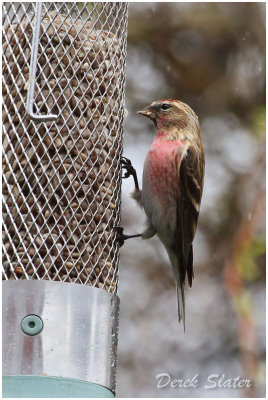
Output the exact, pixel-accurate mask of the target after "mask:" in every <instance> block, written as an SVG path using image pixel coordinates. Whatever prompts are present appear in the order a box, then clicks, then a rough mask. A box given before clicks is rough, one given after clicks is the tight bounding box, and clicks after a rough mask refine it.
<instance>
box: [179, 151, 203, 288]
mask: <svg viewBox="0 0 268 400" xmlns="http://www.w3.org/2000/svg"><path fill="white" fill-rule="evenodd" d="M176 158H177V159H176V166H177V179H178V182H179V194H178V199H177V221H176V227H177V228H176V229H177V232H176V235H175V238H176V243H174V246H175V247H176V251H177V252H178V253H177V254H178V255H179V260H180V262H179V269H180V271H179V273H180V280H181V282H182V283H184V282H185V276H186V273H187V277H188V283H189V286H190V287H191V285H192V280H193V276H194V272H193V248H192V242H193V239H194V236H195V232H196V226H197V219H198V215H199V209H200V202H201V197H202V191H203V177H204V152H203V147H202V144H201V143H200V145H199V146H197V145H195V144H190V145H189V146H188V148H187V150H186V152H185V153H184V155H183V157H182V156H181V153H179V152H178V154H177V156H176ZM174 250H175V249H174Z"/></svg>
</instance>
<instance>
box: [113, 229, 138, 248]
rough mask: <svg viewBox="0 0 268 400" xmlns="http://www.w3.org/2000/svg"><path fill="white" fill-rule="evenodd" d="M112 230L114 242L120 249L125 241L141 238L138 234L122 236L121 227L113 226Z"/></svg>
mask: <svg viewBox="0 0 268 400" xmlns="http://www.w3.org/2000/svg"><path fill="white" fill-rule="evenodd" d="M114 230H115V231H116V241H117V242H118V243H119V246H120V247H121V246H123V244H124V243H125V240H128V239H131V238H135V237H141V236H142V233H138V234H136V235H124V233H123V231H124V228H122V227H121V226H115V227H114Z"/></svg>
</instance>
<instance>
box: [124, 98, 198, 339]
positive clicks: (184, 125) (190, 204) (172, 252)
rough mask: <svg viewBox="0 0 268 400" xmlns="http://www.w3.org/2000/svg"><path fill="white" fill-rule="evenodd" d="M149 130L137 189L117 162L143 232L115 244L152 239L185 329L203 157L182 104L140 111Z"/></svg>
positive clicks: (191, 115) (193, 121)
mask: <svg viewBox="0 0 268 400" xmlns="http://www.w3.org/2000/svg"><path fill="white" fill-rule="evenodd" d="M138 114H141V115H143V116H145V117H147V118H149V119H150V120H151V121H152V122H153V123H154V126H155V133H156V135H155V138H154V140H153V143H152V145H151V147H150V149H149V151H148V154H147V156H146V159H145V162H144V168H143V179H142V189H140V187H139V183H138V179H137V175H136V171H135V169H134V167H133V166H132V164H131V161H130V160H129V159H127V158H125V157H123V158H122V167H123V168H124V169H125V170H126V173H125V175H124V177H125V178H126V177H128V176H130V175H133V177H134V182H135V190H134V192H133V193H132V194H131V196H132V197H133V198H134V199H135V200H136V201H137V202H138V204H139V205H140V207H141V208H143V209H144V212H145V214H146V217H147V221H146V225H147V226H146V229H145V231H144V232H143V233H141V234H137V235H129V236H127V235H122V230H123V228H120V229H121V232H120V233H121V244H122V243H123V242H124V240H126V239H129V238H131V237H138V236H141V237H142V238H143V239H149V238H151V237H153V236H154V235H157V236H158V238H159V239H160V241H161V242H162V244H163V245H164V247H165V249H166V251H167V254H168V257H169V260H170V262H171V265H172V270H173V274H174V277H175V281H176V289H177V299H178V320H179V322H181V320H182V321H183V326H184V331H185V294H184V287H185V282H186V276H187V280H188V285H189V286H190V287H191V286H192V281H193V278H194V270H193V240H194V236H195V233H196V228H197V221H198V216H199V211H200V204H201V197H202V193H203V184H204V171H205V154H204V147H203V144H202V139H201V130H200V124H199V121H198V117H197V115H196V114H195V112H194V111H193V110H192V109H191V108H190V107H189V106H188V105H187V104H185V103H183V102H182V101H179V100H172V99H164V100H157V101H154V102H153V103H152V104H151V105H149V106H148V107H145V108H144V109H143V110H142V111H138Z"/></svg>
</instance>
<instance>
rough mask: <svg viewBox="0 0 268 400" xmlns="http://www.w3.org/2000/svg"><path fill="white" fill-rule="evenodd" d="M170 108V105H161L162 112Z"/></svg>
mask: <svg viewBox="0 0 268 400" xmlns="http://www.w3.org/2000/svg"><path fill="white" fill-rule="evenodd" d="M169 108H170V105H169V104H167V103H164V104H162V105H161V110H168V109H169Z"/></svg>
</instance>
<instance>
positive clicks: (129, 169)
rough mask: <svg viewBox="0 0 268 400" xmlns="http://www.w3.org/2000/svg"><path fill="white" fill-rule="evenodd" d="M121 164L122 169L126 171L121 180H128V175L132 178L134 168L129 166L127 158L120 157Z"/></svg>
mask: <svg viewBox="0 0 268 400" xmlns="http://www.w3.org/2000/svg"><path fill="white" fill-rule="evenodd" d="M121 164H122V168H124V169H125V170H126V172H125V173H124V175H123V176H122V178H123V179H125V178H129V177H130V175H132V176H134V175H136V170H135V168H134V167H133V165H132V164H131V161H130V160H129V159H128V158H126V157H122V158H121Z"/></svg>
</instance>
